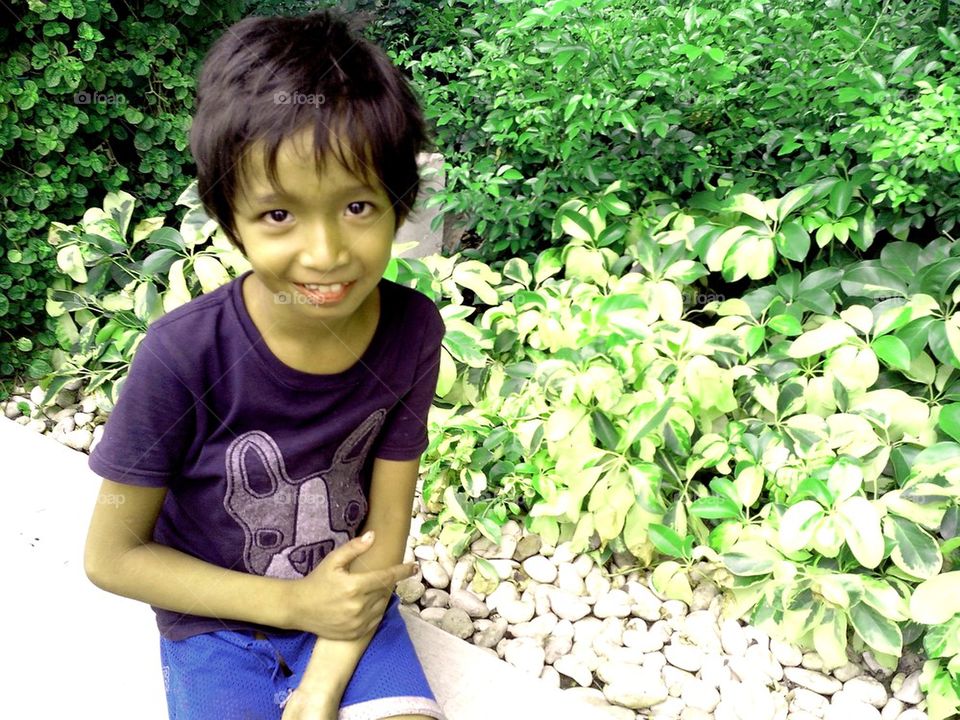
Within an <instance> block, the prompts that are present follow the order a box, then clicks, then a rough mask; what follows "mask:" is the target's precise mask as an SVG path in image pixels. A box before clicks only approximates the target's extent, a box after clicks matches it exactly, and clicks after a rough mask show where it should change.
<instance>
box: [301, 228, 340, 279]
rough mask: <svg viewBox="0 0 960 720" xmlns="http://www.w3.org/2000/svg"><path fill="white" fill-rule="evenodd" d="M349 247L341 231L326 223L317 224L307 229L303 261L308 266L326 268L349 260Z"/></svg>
mask: <svg viewBox="0 0 960 720" xmlns="http://www.w3.org/2000/svg"><path fill="white" fill-rule="evenodd" d="M348 255H349V249H348V248H347V246H346V243H345V242H344V239H343V238H342V237H341V235H340V233H339V232H338V231H337V230H336V229H335V228H332V227H330V226H329V225H326V224H316V225H313V226H311V227H310V228H309V229H308V231H307V236H306V239H305V241H304V244H303V251H302V262H303V264H304V265H306V266H308V267H312V268H315V269H318V270H326V269H332V268H335V267H338V266H339V265H342V264H344V263H345V262H346V261H347V256H348Z"/></svg>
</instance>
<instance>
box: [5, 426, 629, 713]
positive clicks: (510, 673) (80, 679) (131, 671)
mask: <svg viewBox="0 0 960 720" xmlns="http://www.w3.org/2000/svg"><path fill="white" fill-rule="evenodd" d="M0 457H3V458H4V460H5V461H6V462H5V467H6V472H5V473H4V478H3V485H4V497H3V502H0V546H2V547H3V549H4V550H3V552H4V565H5V566H6V569H7V572H5V573H4V579H5V583H4V585H5V587H6V588H7V590H6V592H5V593H4V594H5V595H6V596H7V597H6V599H7V602H5V603H4V605H3V608H4V611H5V613H6V622H5V623H4V627H3V640H4V648H5V650H6V657H7V661H6V663H5V665H6V666H7V667H8V668H9V669H10V670H12V673H10V672H9V670H8V671H7V673H6V680H7V681H6V683H5V687H6V688H7V689H6V691H5V692H4V693H3V696H2V699H0V716H2V717H18V718H20V717H43V718H59V717H96V718H98V720H129V718H137V719H138V720H164V718H166V717H167V715H166V702H165V699H164V693H163V682H162V679H161V675H160V663H159V645H158V639H157V632H156V626H155V624H154V620H153V613H152V612H151V611H150V608H149V607H147V606H146V605H143V604H141V603H137V602H133V601H131V600H128V599H126V598H121V597H117V596H114V595H110V594H108V593H105V592H103V591H101V590H98V589H97V588H96V587H94V586H93V585H91V584H90V582H89V581H88V580H87V578H86V575H85V574H84V571H83V561H82V557H83V542H84V537H85V536H86V531H87V523H88V521H89V518H90V514H91V512H92V510H93V505H94V502H95V500H96V496H97V490H98V488H99V484H100V483H99V478H97V477H96V475H94V473H92V472H91V471H90V470H89V469H88V468H87V464H86V457H87V456H86V455H85V454H83V453H80V452H77V451H74V450H71V449H69V448H67V447H65V446H64V445H61V444H60V443H58V442H57V441H56V440H53V439H52V438H50V437H46V436H43V435H40V434H38V433H36V432H34V431H32V430H27V429H26V428H25V427H23V426H21V425H18V424H16V423H15V422H13V421H11V420H6V419H0ZM403 616H404V620H405V621H406V622H407V626H408V628H409V630H410V633H411V636H412V638H413V641H414V644H415V645H416V647H417V652H418V654H419V655H420V658H421V661H422V662H423V665H424V669H425V670H426V673H427V678H428V679H429V681H430V683H431V686H432V687H433V689H434V692H435V693H436V695H437V698H438V700H439V702H440V703H441V705H442V706H443V708H444V711H445V712H446V714H447V717H448V719H449V720H481V718H482V719H483V720H487V718H490V717H491V716H495V717H498V718H500V719H508V718H518V719H519V718H540V717H547V718H551V720H560V719H562V718H571V719H573V718H576V720H601V718H609V717H610V715H609V713H608V712H607V711H605V710H603V709H601V708H597V707H595V706H594V705H591V704H590V703H587V702H585V701H582V700H577V699H574V698H571V697H569V696H568V695H566V694H564V693H563V692H562V691H560V690H557V689H555V688H552V687H550V686H549V685H547V684H546V683H544V682H542V681H541V680H538V679H536V678H533V677H531V676H528V675H526V674H524V673H523V672H521V671H520V670H517V669H516V668H514V667H513V666H511V665H508V664H507V663H505V662H503V661H500V660H497V659H496V658H494V657H492V656H490V655H489V654H488V653H485V652H484V651H483V650H481V649H480V648H477V647H475V646H473V645H471V644H470V643H467V642H464V641H462V640H459V639H457V638H455V637H453V636H452V635H449V634H448V633H446V632H444V631H443V630H440V629H439V628H436V627H434V626H432V625H430V624H429V623H426V622H424V621H423V620H421V619H420V618H419V617H416V615H415V614H414V613H413V611H412V610H410V609H407V610H404V612H403ZM211 720H231V719H229V718H211Z"/></svg>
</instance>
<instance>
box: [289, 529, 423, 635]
mask: <svg viewBox="0 0 960 720" xmlns="http://www.w3.org/2000/svg"><path fill="white" fill-rule="evenodd" d="M372 546H373V541H372V540H369V541H367V540H364V539H363V536H361V537H356V538H354V539H353V540H351V541H350V542H348V543H345V544H343V545H341V546H340V547H338V548H336V549H334V550H333V551H332V552H330V553H329V554H328V555H327V556H326V557H324V559H323V560H322V561H321V562H320V564H319V565H317V567H316V568H314V569H313V571H312V572H310V573H309V574H308V575H307V576H306V577H304V578H303V579H302V580H297V581H296V582H295V584H294V588H295V590H294V592H293V596H292V606H291V625H290V626H291V627H292V628H296V629H298V630H303V631H306V632H311V633H313V634H315V635H319V636H320V637H325V638H328V639H330V640H356V639H357V638H360V637H363V636H364V635H366V634H368V633H371V632H373V631H374V630H376V629H377V626H378V625H379V624H380V620H381V619H382V618H383V613H384V611H385V610H386V607H387V604H388V603H389V601H390V595H391V593H392V592H393V588H394V586H395V585H396V584H397V583H398V582H399V581H401V580H403V579H405V578H408V577H411V576H412V575H414V574H415V573H416V570H417V566H416V564H415V563H405V564H400V565H393V566H391V567H387V568H382V569H377V570H369V571H365V572H357V571H356V570H355V569H354V570H351V569H350V565H351V563H353V561H354V560H355V559H356V558H358V557H360V556H361V555H362V554H363V553H365V552H366V551H367V550H369V549H370V548H371V547H372Z"/></svg>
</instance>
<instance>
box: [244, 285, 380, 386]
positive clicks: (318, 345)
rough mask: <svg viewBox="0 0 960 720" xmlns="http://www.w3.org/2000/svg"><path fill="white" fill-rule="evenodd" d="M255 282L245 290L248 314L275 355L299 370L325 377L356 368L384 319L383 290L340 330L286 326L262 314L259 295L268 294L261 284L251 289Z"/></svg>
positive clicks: (326, 326)
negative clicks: (382, 313) (382, 309)
mask: <svg viewBox="0 0 960 720" xmlns="http://www.w3.org/2000/svg"><path fill="white" fill-rule="evenodd" d="M251 280H254V277H253V276H251V277H248V278H247V279H246V281H245V282H244V285H243V287H242V288H241V295H242V296H243V299H244V304H245V305H246V307H247V312H248V314H249V315H250V318H251V320H253V324H254V325H255V326H256V328H257V330H259V331H260V335H261V337H263V340H264V342H265V343H266V344H267V347H268V348H269V349H270V350H271V352H273V354H274V355H275V356H276V357H277V358H278V359H279V360H280V361H281V362H283V363H284V364H285V365H287V366H289V367H292V368H293V369H295V370H300V371H302V372H308V373H314V374H321V375H325V374H335V373H340V372H343V371H344V370H347V369H349V368H350V367H352V366H353V365H354V364H356V362H357V361H358V360H359V359H360V358H361V357H362V356H363V354H364V352H366V349H367V347H369V345H370V342H371V341H372V340H373V336H374V334H375V333H376V329H377V325H378V323H379V319H380V289H379V287H377V288H374V291H373V292H371V293H370V295H369V296H367V298H366V299H365V300H364V302H363V304H362V305H361V306H360V307H359V308H357V311H356V312H355V313H354V314H353V315H351V316H350V317H349V318H346V319H345V320H344V322H342V323H340V324H337V325H336V326H331V324H330V323H329V322H326V321H317V322H315V323H294V324H284V323H282V322H278V321H277V320H276V319H275V318H268V317H266V316H265V315H264V314H263V313H262V312H260V308H263V307H265V306H264V305H263V304H262V302H263V301H262V300H259V301H258V299H257V295H258V293H264V294H268V291H267V289H266V288H265V287H263V286H262V284H261V283H259V281H254V284H253V285H251V284H250V281H251ZM248 285H251V286H250V287H247V286H248Z"/></svg>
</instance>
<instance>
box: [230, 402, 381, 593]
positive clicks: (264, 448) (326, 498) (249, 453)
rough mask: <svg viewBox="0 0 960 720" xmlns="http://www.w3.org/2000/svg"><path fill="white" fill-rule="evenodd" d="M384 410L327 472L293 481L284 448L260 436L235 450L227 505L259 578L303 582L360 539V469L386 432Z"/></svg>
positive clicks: (249, 435) (363, 504) (363, 503)
mask: <svg viewBox="0 0 960 720" xmlns="http://www.w3.org/2000/svg"><path fill="white" fill-rule="evenodd" d="M385 416H386V410H377V411H376V412H374V413H372V414H371V415H370V416H369V417H368V418H367V419H366V420H364V421H363V422H362V423H361V424H360V425H359V427H357V429H356V430H354V431H353V432H352V433H350V436H349V437H347V439H346V440H344V441H343V443H341V445H340V447H339V448H337V451H336V452H335V453H334V455H333V461H332V462H331V464H330V467H329V468H327V469H326V470H321V471H319V472H315V473H312V474H310V475H307V476H306V477H302V478H299V479H293V478H291V477H290V476H289V475H288V474H287V470H286V465H285V463H284V460H283V456H282V455H281V453H280V448H279V447H278V446H277V444H276V442H274V440H273V438H272V437H270V436H269V435H268V434H267V433H265V432H263V431H260V430H253V431H250V432H246V433H244V434H243V435H240V436H239V437H237V438H236V439H235V440H234V441H233V442H232V443H230V446H229V447H228V448H227V457H226V466H227V491H226V494H225V496H224V498H223V505H224V507H225V508H226V510H227V512H228V513H229V514H230V516H231V517H232V518H233V519H234V520H235V521H236V522H237V524H239V525H240V527H241V528H243V536H244V550H243V561H244V564H245V565H246V568H247V571H248V572H251V573H255V574H257V575H267V576H270V577H277V578H287V579H295V578H301V577H304V576H305V575H307V574H308V573H309V572H310V571H311V570H313V569H314V568H315V567H316V566H317V565H319V564H320V561H321V560H323V558H324V557H326V555H327V553H329V552H330V551H331V550H333V549H334V548H336V547H339V546H340V545H343V544H344V543H346V542H348V541H349V540H350V539H352V538H353V537H355V536H356V533H357V528H358V527H359V526H360V523H361V521H362V520H363V518H364V517H366V514H367V500H366V498H365V497H364V494H363V488H362V487H361V482H360V470H361V468H362V467H363V465H364V463H365V462H366V459H367V454H368V452H369V451H370V447H371V446H372V445H373V441H374V439H375V438H376V437H377V434H378V433H379V431H380V428H381V426H382V425H383V421H384V417H385Z"/></svg>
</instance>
